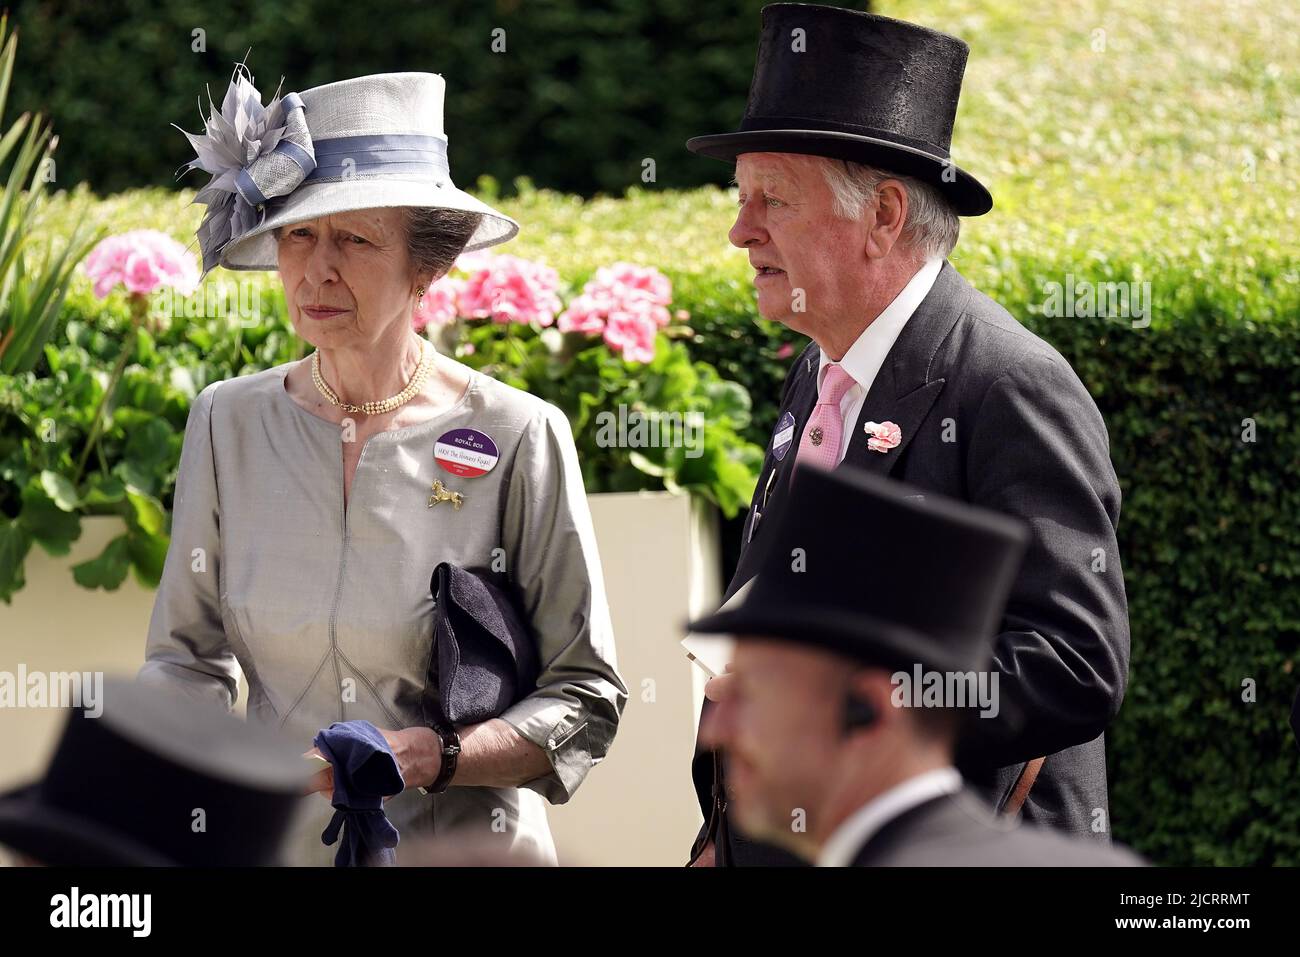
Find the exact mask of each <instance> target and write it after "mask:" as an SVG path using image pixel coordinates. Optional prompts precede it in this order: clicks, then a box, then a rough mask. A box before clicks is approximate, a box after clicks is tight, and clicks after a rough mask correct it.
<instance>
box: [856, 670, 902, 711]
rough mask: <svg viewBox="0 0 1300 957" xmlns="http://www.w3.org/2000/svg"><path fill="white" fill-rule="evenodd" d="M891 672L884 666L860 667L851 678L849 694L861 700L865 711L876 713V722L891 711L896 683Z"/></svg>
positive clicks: (861, 705)
mask: <svg viewBox="0 0 1300 957" xmlns="http://www.w3.org/2000/svg"><path fill="white" fill-rule="evenodd" d="M889 675H890V672H888V671H885V670H884V669H882V668H859V669H858V670H857V671H856V672H855V673H854V674H853V676H852V677H851V678H850V679H849V687H848V695H849V697H851V698H852V699H853V700H855V701H858V702H860V703H861V704H860V707H861V708H862V711H863V713H865V712H866V711H868V710H869V711H870V712H872V713H874V715H875V719H876V722H879V721H880V720H881V719H882V718H884V717H886V716H887V715H888V714H889V713H891V712H892V711H893V710H894V708H893V703H892V700H891V696H892V695H893V691H894V685H893V682H891V681H890V680H889Z"/></svg>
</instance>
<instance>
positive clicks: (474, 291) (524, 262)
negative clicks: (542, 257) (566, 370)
mask: <svg viewBox="0 0 1300 957" xmlns="http://www.w3.org/2000/svg"><path fill="white" fill-rule="evenodd" d="M559 285H560V276H559V273H557V272H556V271H555V270H554V269H552V268H551V267H550V266H547V265H545V264H544V263H539V262H534V261H532V260H529V259H521V258H520V257H518V256H492V257H490V258H489V259H488V260H487V261H486V262H485V264H484V265H483V266H482V267H481V268H479V269H478V270H476V271H475V272H474V273H473V274H472V275H471V276H470V277H469V279H468V280H466V282H465V285H464V287H463V288H462V289H461V291H460V295H459V297H458V300H457V302H458V306H459V310H460V314H461V315H463V316H467V317H468V318H471V319H491V320H492V321H493V322H502V323H505V322H518V323H523V324H536V325H539V326H549V325H550V324H551V323H553V322H554V321H555V314H556V313H557V312H559V311H560V298H559V296H558V295H557V294H556V290H557V289H558V288H559Z"/></svg>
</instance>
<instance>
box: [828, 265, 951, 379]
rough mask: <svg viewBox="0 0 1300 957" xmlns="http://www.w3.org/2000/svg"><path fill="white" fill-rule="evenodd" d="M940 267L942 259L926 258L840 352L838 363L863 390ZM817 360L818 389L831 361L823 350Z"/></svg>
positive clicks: (914, 310)
mask: <svg viewBox="0 0 1300 957" xmlns="http://www.w3.org/2000/svg"><path fill="white" fill-rule="evenodd" d="M942 268H943V260H942V259H927V260H926V261H925V264H924V265H922V266H921V268H920V269H918V270H917V271H916V275H914V276H913V277H912V278H911V279H909V280H908V281H907V285H906V286H904V287H903V288H902V290H900V291H899V293H898V295H897V296H895V297H894V299H893V301H892V302H891V303H890V304H889V305H887V306H886V307H885V308H884V311H883V312H881V313H880V315H879V316H877V317H876V318H875V320H874V321H873V322H872V323H871V324H870V325H868V326H867V328H865V329H863V330H862V334H861V335H860V336H858V339H857V341H856V342H854V343H853V345H851V346H849V351H848V352H846V353H844V358H843V359H841V360H840V363H839V364H840V365H841V366H842V367H843V369H844V371H845V372H847V373H848V374H849V375H851V376H852V377H853V381H854V382H856V383H857V384H858V385H860V386H862V387H863V388H864V389H867V388H870V387H871V383H872V382H874V381H875V379H876V373H877V372H879V371H880V367H881V366H882V365H883V364H884V362H885V356H887V355H888V354H889V350H890V349H891V348H892V347H893V345H894V340H895V339H897V338H898V334H899V333H900V332H902V331H903V326H905V325H907V320H908V319H910V318H911V317H912V313H914V312H916V307H917V306H919V305H920V304H921V301H922V300H923V299H925V297H926V296H928V295H929V294H930V289H931V287H933V286H934V281H935V280H936V279H937V278H939V270H940V269H942ZM818 351H819V353H820V355H821V359H820V360H819V361H818V364H817V389H818V391H819V392H820V391H821V387H822V380H823V379H824V377H825V373H826V367H827V366H828V365H829V364H830V363H832V362H834V361H835V360H834V359H831V358H830V357H829V356H827V355H826V353H825V352H824V351H821V350H818Z"/></svg>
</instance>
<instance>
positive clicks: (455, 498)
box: [429, 479, 465, 512]
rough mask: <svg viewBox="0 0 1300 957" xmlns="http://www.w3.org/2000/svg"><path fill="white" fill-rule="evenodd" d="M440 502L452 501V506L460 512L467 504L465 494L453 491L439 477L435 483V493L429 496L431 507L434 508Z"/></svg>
mask: <svg viewBox="0 0 1300 957" xmlns="http://www.w3.org/2000/svg"><path fill="white" fill-rule="evenodd" d="M439 502H451V505H452V508H454V509H455V510H456V511H458V512H459V511H460V507H461V506H462V505H464V504H465V496H464V495H462V494H461V493H460V492H453V491H452V490H451V489H449V488H447V486H445V485H443V484H442V479H437V480H435V481H434V483H433V494H432V495H430V496H429V508H433V507H434V506H435V505H437V504H438V503H439Z"/></svg>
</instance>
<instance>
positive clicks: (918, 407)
mask: <svg viewBox="0 0 1300 957" xmlns="http://www.w3.org/2000/svg"><path fill="white" fill-rule="evenodd" d="M966 56H967V47H966V45H965V44H964V43H963V42H962V41H960V40H958V39H956V38H955V37H950V36H947V35H945V34H942V33H937V32H935V31H933V30H928V29H925V28H923V27H919V26H915V25H913V24H909V23H903V22H901V21H897V20H891V19H888V18H885V17H877V16H872V15H870V14H864V13H857V12H854V11H849V10H840V9H834V8H829V7H813V6H804V5H799V4H774V5H771V6H768V7H766V8H764V11H763V30H762V37H761V39H760V42H759V52H758V62H757V66H756V68H755V74H754V80H753V84H752V86H751V88H750V95H749V103H748V106H747V109H746V113H745V118H744V120H743V121H742V124H741V130H740V132H736V133H725V134H719V135H713V136H703V137H695V138H693V139H692V140H690V141H689V142H688V143H687V146H688V147H689V148H690V149H692V150H693V151H695V152H698V153H701V154H703V155H706V156H710V157H713V158H717V159H723V160H734V162H735V164H736V173H735V178H736V182H737V185H738V186H739V200H740V203H739V211H738V214H737V217H736V222H735V225H734V226H733V227H732V229H731V233H730V240H731V242H732V243H733V244H734V245H736V246H738V247H740V248H742V249H745V250H747V251H748V253H749V259H750V262H751V264H752V265H753V266H754V268H755V277H754V283H755V286H756V288H757V291H758V307H759V311H760V312H761V313H762V314H763V315H764V316H765V317H767V318H770V319H775V320H777V321H780V322H783V323H785V324H786V325H787V326H789V327H790V328H792V329H794V330H796V331H797V332H801V333H804V334H806V335H808V336H810V337H811V338H812V340H813V341H812V343H810V345H809V346H808V348H807V349H805V350H804V352H803V353H802V354H801V355H800V356H799V357H798V359H797V360H796V361H795V363H794V366H793V367H792V368H791V371H790V374H789V376H788V378H787V379H786V383H785V389H784V392H783V395H782V406H781V412H780V417H779V419H778V422H777V425H776V429H775V431H774V433H773V439H772V442H771V444H770V445H769V448H768V452H767V458H766V461H765V462H764V465H763V470H762V472H761V473H760V477H759V482H758V487H757V489H756V490H755V494H754V500H753V502H752V505H751V513H750V519H749V522H748V523H747V525H746V528H745V530H744V535H745V547H744V550H743V551H742V554H741V558H740V563H739V567H738V569H737V571H736V574H735V577H734V578H733V580H732V582H731V584H730V586H729V588H728V591H727V594H728V596H731V595H732V594H734V593H735V592H736V591H737V589H739V588H740V587H741V586H742V585H743V584H744V583H745V582H747V581H748V580H749V579H750V578H751V577H752V576H753V574H754V569H755V568H756V567H757V563H758V561H759V554H760V552H761V550H762V549H761V547H760V546H762V544H763V541H764V537H765V530H764V524H765V523H766V520H765V519H764V513H765V512H766V511H767V510H768V509H769V507H770V506H771V505H772V503H773V502H777V501H780V500H781V498H782V497H783V496H785V495H787V494H789V491H788V486H789V481H790V474H791V472H792V471H793V468H794V465H795V463H796V461H799V462H812V463H816V464H821V465H824V466H829V467H836V466H839V465H842V466H844V467H846V468H849V467H851V468H859V469H867V470H869V471H871V472H874V473H876V474H879V475H882V476H887V477H890V478H895V479H903V480H906V481H908V482H911V483H913V484H916V485H918V486H921V487H923V488H926V489H931V490H934V491H937V492H942V493H944V494H947V495H949V496H951V497H953V498H957V499H961V500H964V501H968V502H972V503H976V504H979V505H983V506H986V507H988V508H990V509H994V510H996V511H1000V512H1004V513H1008V514H1011V515H1014V516H1019V517H1021V518H1023V519H1024V520H1026V521H1027V522H1028V523H1029V525H1030V528H1031V530H1032V532H1033V537H1032V540H1031V542H1030V545H1029V552H1028V559H1027V561H1026V562H1025V564H1024V566H1023V569H1022V571H1021V573H1020V574H1019V576H1018V577H1017V578H1016V581H1015V583H1014V585H1013V587H1012V589H1011V595H1010V601H1009V603H1008V605H1007V610H1006V614H1005V617H1004V619H1003V621H1002V625H1001V629H1000V634H999V635H998V637H997V640H996V643H995V649H994V665H995V667H996V668H997V670H998V671H999V673H1000V676H1001V687H1002V693H1003V695H1004V697H1006V698H1007V699H1009V700H1010V701H1012V702H1014V703H1015V705H1016V706H1017V707H1016V708H1014V709H1006V710H1005V711H1004V715H1003V716H1002V717H1000V718H999V719H997V720H992V721H982V722H980V723H979V726H978V727H977V729H976V731H975V732H974V733H973V734H972V735H970V736H969V737H967V738H964V739H963V741H962V745H961V748H960V750H959V755H958V756H959V760H960V761H961V763H962V767H963V770H965V771H966V772H967V775H968V777H969V778H970V779H971V780H972V783H974V784H976V785H977V786H979V787H980V788H981V789H982V790H983V792H984V794H985V796H986V797H987V798H988V799H989V800H990V801H991V802H992V803H993V804H994V806H995V807H997V808H999V809H1000V810H1003V811H1008V812H1015V811H1016V810H1017V809H1018V808H1021V806H1022V805H1023V809H1022V810H1021V813H1022V814H1023V816H1024V817H1025V818H1026V819H1027V820H1030V821H1034V822H1038V823H1042V824H1046V825H1050V826H1053V827H1056V828H1059V829H1062V830H1066V831H1070V832H1075V833H1080V834H1087V835H1090V836H1092V837H1094V838H1096V839H1099V840H1102V841H1105V840H1108V839H1109V838H1108V835H1109V819H1108V818H1109V808H1108V803H1107V790H1106V767H1105V741H1104V738H1103V731H1104V730H1105V728H1106V726H1107V725H1108V724H1109V723H1110V721H1111V720H1112V719H1113V718H1114V716H1115V714H1116V713H1117V711H1118V710H1119V706H1120V703H1121V701H1122V700H1123V695H1124V686H1125V682H1126V680H1127V673H1128V658H1129V633H1128V612H1127V603H1126V600H1125V595H1124V581H1123V575H1122V573H1121V570H1120V563H1119V555H1118V548H1117V545H1116V538H1115V528H1116V523H1117V522H1118V519H1119V507H1120V492H1119V485H1118V481H1117V479H1116V476H1115V472H1114V469H1113V467H1112V465H1111V463H1110V457H1109V440H1108V437H1107V434H1106V427H1105V424H1104V423H1103V422H1102V419H1101V415H1100V414H1099V413H1098V411H1097V407H1096V405H1095V403H1094V402H1093V401H1092V399H1091V397H1090V396H1089V395H1088V392H1087V390H1086V389H1085V388H1084V386H1083V384H1082V383H1081V382H1080V381H1079V378H1078V376H1076V375H1075V373H1074V371H1073V370H1072V369H1071V368H1070V366H1069V364H1068V363H1067V362H1066V361H1065V359H1064V358H1062V357H1061V355H1060V354H1059V353H1058V352H1057V351H1056V350H1055V349H1053V348H1052V347H1051V346H1049V345H1048V344H1047V343H1045V342H1043V341H1042V340H1041V339H1039V338H1038V337H1037V336H1034V335H1033V334H1031V333H1030V332H1028V331H1027V330H1026V329H1024V328H1023V327H1022V326H1021V325H1020V324H1019V323H1018V322H1017V321H1016V320H1015V319H1014V318H1012V317H1011V316H1010V315H1009V314H1008V313H1007V312H1006V310H1004V309H1002V308H1001V307H1000V306H998V305H997V303H995V302H993V301H992V300H991V299H989V298H988V297H987V296H984V295H982V294H981V293H979V292H978V291H976V290H975V289H974V288H973V287H971V285H970V284H969V283H967V282H966V281H965V280H964V279H963V278H962V277H961V276H960V275H959V274H958V273H957V271H956V270H955V269H954V268H953V267H952V266H951V264H949V263H948V262H946V261H945V259H946V257H947V256H948V254H949V253H950V252H951V251H952V249H953V246H954V244H955V243H956V241H957V236H958V232H959V227H960V221H959V219H958V217H959V216H961V215H968V216H974V215H980V214H982V213H985V212H987V211H988V210H989V209H990V208H991V207H992V200H991V198H990V197H989V194H988V191H987V190H986V189H985V188H984V187H983V186H982V185H980V184H979V182H977V181H976V180H975V179H974V177H972V176H971V175H970V174H969V173H966V172H965V171H963V170H961V169H958V168H957V167H956V166H955V165H954V164H953V163H952V161H951V159H950V158H949V152H948V147H949V143H950V140H951V133H952V125H953V120H954V118H955V115H956V109H957V99H958V95H959V93H960V90H961V77H962V73H963V71H964V68H965V62H966ZM849 517H850V516H844V518H845V519H848V518H849ZM868 532H869V530H868ZM862 547H863V549H864V550H868V549H873V548H879V547H882V544H881V543H878V542H876V541H874V540H873V539H872V538H871V537H870V535H869V533H868V534H867V535H866V537H864V539H863V541H862ZM728 680H729V679H728V678H727V677H726V676H724V677H723V678H721V679H716V680H715V681H713V682H711V683H710V687H709V688H708V689H706V690H707V694H708V696H709V698H716V697H718V696H719V695H721V694H722V693H723V686H724V685H725V684H726V683H727V681H728ZM709 707H711V704H710V703H708V702H706V704H705V712H706V713H707V711H708V709H709ZM1013 710H1015V711H1019V712H1020V713H1022V714H1023V717H1024V722H1023V724H1022V725H1021V726H1016V724H1015V723H1014V722H1012V721H1011V720H1010V718H1009V717H1007V715H1009V714H1010V713H1011V712H1012V711H1013ZM714 758H715V756H714V755H713V754H712V753H711V752H710V751H708V750H707V749H705V748H697V753H696V759H695V762H694V766H693V772H694V777H695V785H696V790H697V793H698V794H699V797H700V802H701V807H702V808H703V810H704V817H705V821H706V824H705V827H704V829H703V830H702V831H701V833H700V836H699V837H698V839H697V840H696V843H695V846H694V847H693V848H692V854H691V857H692V860H693V861H694V862H696V863H713V862H714V861H715V859H716V861H717V862H718V863H735V864H763V863H768V864H775V863H793V862H794V859H792V858H791V857H790V856H788V855H786V854H784V853H781V852H780V851H778V850H776V849H773V848H768V847H764V846H762V845H759V844H756V843H754V842H751V841H749V840H747V839H746V838H745V836H744V835H743V834H740V833H737V832H736V830H735V829H734V828H731V827H729V821H728V815H727V813H726V801H725V795H726V789H725V780H726V779H725V760H721V761H719V760H715V759H714ZM1040 759H1045V761H1044V760H1040ZM1035 775H1036V779H1035Z"/></svg>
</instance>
